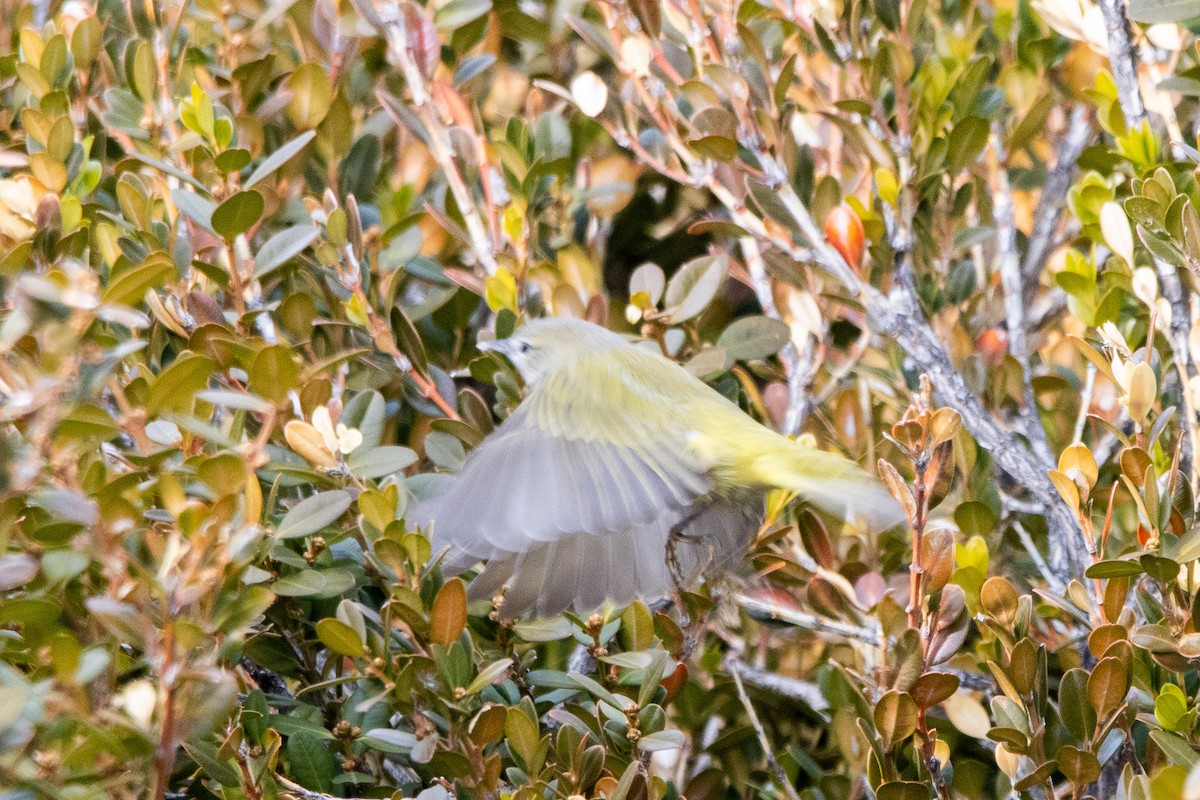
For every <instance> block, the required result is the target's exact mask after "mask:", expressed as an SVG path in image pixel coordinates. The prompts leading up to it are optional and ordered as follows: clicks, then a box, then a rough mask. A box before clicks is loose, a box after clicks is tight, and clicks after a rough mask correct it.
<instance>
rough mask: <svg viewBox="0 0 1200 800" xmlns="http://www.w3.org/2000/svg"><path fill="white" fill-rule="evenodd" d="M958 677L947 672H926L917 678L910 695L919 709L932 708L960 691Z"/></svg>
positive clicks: (909, 691)
mask: <svg viewBox="0 0 1200 800" xmlns="http://www.w3.org/2000/svg"><path fill="white" fill-rule="evenodd" d="M958 684H959V680H958V676H957V675H951V674H949V673H947V672H926V673H925V674H924V675H922V676H921V677H919V678H917V682H916V683H914V684H913V685H912V688H911V689H909V690H908V693H909V694H910V695H912V698H913V700H914V701H916V704H917V706H918V707H919V708H932V707H933V706H936V705H937V704H938V703H940V702H942V701H943V700H945V699H946V698H947V697H949V696H950V695H952V694H954V693H955V692H957V691H958Z"/></svg>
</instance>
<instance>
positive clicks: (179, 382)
mask: <svg viewBox="0 0 1200 800" xmlns="http://www.w3.org/2000/svg"><path fill="white" fill-rule="evenodd" d="M216 366H217V362H215V361H213V360H212V359H211V358H209V357H208V356H202V355H197V354H196V353H192V352H188V351H184V352H183V353H182V354H180V356H179V358H177V359H175V361H174V362H173V363H172V364H171V366H169V367H167V368H166V369H164V370H163V371H162V372H160V373H159V375H158V377H157V378H155V380H154V383H153V384H152V385H151V386H150V390H149V391H148V392H147V394H146V414H147V415H149V416H154V415H155V414H157V413H158V412H160V411H164V410H171V411H184V410H186V409H189V408H191V406H192V399H193V396H194V395H195V394H196V392H198V391H200V390H201V389H203V388H204V387H205V386H206V385H207V384H208V379H209V378H210V377H211V376H212V373H213V370H214V369H216Z"/></svg>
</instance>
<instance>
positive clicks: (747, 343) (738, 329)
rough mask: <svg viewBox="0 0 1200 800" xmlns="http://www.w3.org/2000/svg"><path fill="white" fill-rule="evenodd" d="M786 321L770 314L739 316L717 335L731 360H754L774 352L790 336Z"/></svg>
mask: <svg viewBox="0 0 1200 800" xmlns="http://www.w3.org/2000/svg"><path fill="white" fill-rule="evenodd" d="M791 336H792V332H791V329H790V328H788V326H787V323H785V322H783V321H781V320H777V319H771V318H770V317H742V318H741V319H739V320H735V321H734V323H733V324H732V325H730V326H729V327H728V328H726V329H725V330H724V331H723V332H722V333H721V335H720V336H719V337H718V338H717V346H718V347H721V348H724V350H725V354H726V355H727V356H728V357H729V359H730V360H731V361H754V360H757V359H762V358H768V357H770V356H773V355H775V354H776V353H778V352H779V351H780V350H781V349H783V346H784V345H786V344H787V343H788V341H789V340H790V339H791Z"/></svg>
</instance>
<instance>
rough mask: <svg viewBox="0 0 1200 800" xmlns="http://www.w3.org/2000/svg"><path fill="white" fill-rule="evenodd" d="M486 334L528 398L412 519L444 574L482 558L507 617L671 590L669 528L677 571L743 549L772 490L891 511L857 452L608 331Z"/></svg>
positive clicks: (484, 582) (869, 511)
mask: <svg viewBox="0 0 1200 800" xmlns="http://www.w3.org/2000/svg"><path fill="white" fill-rule="evenodd" d="M493 346H494V349H496V350H497V351H500V352H502V353H504V355H506V356H508V358H509V359H510V360H511V361H512V362H513V364H514V366H515V367H516V368H517V369H518V371H520V372H521V374H522V377H523V378H524V379H525V382H526V388H527V391H526V396H525V399H524V401H523V402H522V403H521V404H520V406H518V408H517V409H516V411H514V412H513V414H512V415H510V416H509V418H508V419H507V420H505V422H504V423H503V424H502V425H501V426H500V427H499V428H498V429H497V430H496V432H495V433H494V434H493V435H492V436H490V437H488V439H487V440H486V441H485V442H484V443H483V444H482V445H480V446H479V447H478V448H477V449H476V450H475V452H473V453H472V454H471V457H470V458H469V459H468V460H467V464H466V466H465V467H464V469H463V471H462V473H460V475H459V476H458V477H457V478H456V479H455V480H454V481H453V482H452V484H451V485H450V487H449V489H448V490H446V491H445V492H443V493H441V494H439V495H438V496H437V497H435V498H433V499H432V500H430V501H428V502H426V503H422V504H420V505H418V507H417V508H416V509H414V511H413V513H412V514H411V515H410V517H411V518H412V519H413V520H415V521H416V522H417V523H418V524H427V523H429V522H432V523H433V543H434V552H435V553H441V552H443V551H448V552H447V559H446V561H445V564H446V567H447V569H448V570H450V571H451V572H455V571H461V570H463V569H466V568H469V567H470V566H472V565H474V564H475V563H478V562H479V561H486V562H487V566H486V568H485V570H484V572H483V574H482V575H481V576H480V577H479V578H477V579H476V580H475V581H474V583H473V584H472V587H471V591H472V594H473V595H475V596H488V595H490V594H491V593H493V592H495V591H497V590H498V589H499V588H500V587H501V586H505V585H507V586H508V590H507V593H506V595H505V600H504V604H503V607H502V613H503V614H504V616H506V617H511V616H515V615H518V614H520V613H523V612H524V611H526V610H529V609H534V610H536V611H537V612H538V613H539V614H542V615H549V614H555V613H558V612H561V611H562V610H564V609H566V608H573V609H574V610H576V611H579V612H586V611H590V610H592V609H595V608H596V607H598V606H599V605H601V604H602V603H603V602H604V601H605V600H610V601H612V602H614V603H618V604H619V603H625V602H629V601H631V600H633V599H634V598H635V597H638V596H642V597H653V596H661V595H663V594H666V593H667V592H669V591H670V590H671V589H672V588H673V585H674V581H673V578H672V574H671V571H670V569H669V568H668V566H667V558H666V554H667V541H668V538H669V537H670V534H671V532H672V530H675V531H676V532H681V533H683V534H685V536H684V538H683V539H682V540H681V542H680V543H679V545H678V547H677V548H676V556H677V562H678V564H677V572H678V573H682V574H684V575H693V576H694V575H695V574H697V573H699V572H700V570H702V569H703V568H704V567H705V566H706V565H708V564H709V563H711V562H714V561H715V562H722V561H727V560H728V559H729V558H731V557H735V556H737V555H740V554H741V552H742V551H743V550H744V548H745V547H746V545H747V543H748V539H749V537H750V536H751V535H752V534H753V532H754V531H755V530H756V528H757V523H756V520H757V519H760V518H761V514H762V495H763V493H764V492H765V491H766V490H768V489H770V488H773V487H780V488H785V489H790V490H792V491H795V492H796V493H797V494H798V495H800V496H801V497H802V498H804V499H805V500H808V501H810V502H812V503H813V504H815V505H817V506H819V507H821V508H823V509H826V510H831V511H839V512H840V511H842V510H847V509H848V510H849V511H850V512H851V513H861V514H863V515H865V516H866V517H867V519H868V520H870V521H871V522H872V523H873V524H876V525H891V524H895V523H896V522H898V521H899V520H900V510H899V508H898V507H897V506H896V504H895V503H894V502H893V501H892V500H891V498H890V497H889V496H888V495H887V493H886V492H885V491H884V490H883V488H882V487H881V486H880V485H879V484H878V483H876V482H875V481H874V480H873V479H872V478H870V477H869V476H868V475H867V474H866V473H864V472H863V471H862V470H860V469H859V468H858V467H857V466H855V465H854V464H852V463H851V462H849V461H847V460H846V459H843V458H841V457H839V456H835V455H831V454H828V453H823V452H820V451H817V450H814V449H812V448H809V447H805V446H803V445H801V444H798V443H797V442H794V441H792V440H790V439H788V438H786V437H784V436H781V435H779V434H777V433H775V432H773V431H771V430H769V429H768V428H766V427H764V426H762V425H760V424H758V423H757V422H755V421H754V420H752V419H751V418H750V417H748V416H746V415H745V414H744V413H742V411H741V410H740V409H739V408H738V407H737V406H736V405H734V404H733V403H731V402H729V401H728V400H726V399H725V398H724V397H723V396H721V395H720V394H718V393H717V392H716V391H714V390H713V389H711V388H710V387H709V386H707V385H706V384H704V383H703V382H702V381H700V380H698V379H697V378H695V377H693V376H692V375H691V374H690V373H688V372H687V371H686V370H684V369H683V368H682V367H680V366H679V365H677V364H675V363H674V362H671V361H669V360H667V359H665V358H663V357H662V356H660V355H658V354H657V353H656V352H655V351H653V350H651V349H648V348H644V347H640V346H636V345H633V344H631V343H629V342H627V341H626V340H624V339H623V338H622V337H620V336H618V335H617V334H614V333H612V332H611V331H607V330H605V329H604V328H601V327H599V326H596V325H592V324H590V323H586V322H581V321H578V320H570V319H548V320H538V321H535V322H530V323H527V324H526V325H524V326H522V328H521V329H520V330H518V331H517V332H516V334H515V335H514V336H513V337H512V338H511V339H507V340H503V341H502V342H497V343H495V344H494V345H493Z"/></svg>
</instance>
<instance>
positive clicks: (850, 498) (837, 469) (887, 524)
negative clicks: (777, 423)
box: [753, 441, 905, 530]
mask: <svg viewBox="0 0 1200 800" xmlns="http://www.w3.org/2000/svg"><path fill="white" fill-rule="evenodd" d="M779 444H780V446H779V447H773V448H771V449H770V450H769V451H767V452H761V453H759V454H758V456H757V457H756V458H755V463H754V468H753V469H754V472H755V473H756V475H757V477H758V478H759V479H760V480H761V481H762V482H763V483H764V484H766V485H769V486H778V487H780V488H783V489H788V490H790V491H793V492H795V493H796V494H797V495H798V496H799V497H800V498H801V499H803V500H806V501H808V502H810V503H812V504H813V505H815V506H816V507H817V508H820V509H821V510H822V511H826V512H828V513H831V514H836V515H839V516H844V517H845V518H847V519H853V518H855V517H862V518H864V519H865V520H866V522H867V524H868V525H870V526H871V527H872V528H874V529H877V530H885V529H887V528H891V527H892V526H894V525H899V524H900V523H902V522H904V520H905V516H904V512H903V510H901V508H900V505H899V504H898V503H897V502H896V501H895V499H893V498H892V496H891V495H890V494H889V493H888V491H887V489H885V488H884V486H883V484H882V483H880V482H879V481H878V480H877V479H876V478H875V477H873V476H872V475H870V474H868V473H867V472H865V471H864V470H863V469H862V468H861V467H859V466H858V465H857V464H855V463H854V462H852V461H850V460H848V459H845V458H842V457H841V456H839V455H835V454H833V453H826V452H824V451H821V450H817V449H815V448H812V447H806V446H805V445H802V444H800V443H799V442H794V441H784V442H780V443H779Z"/></svg>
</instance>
